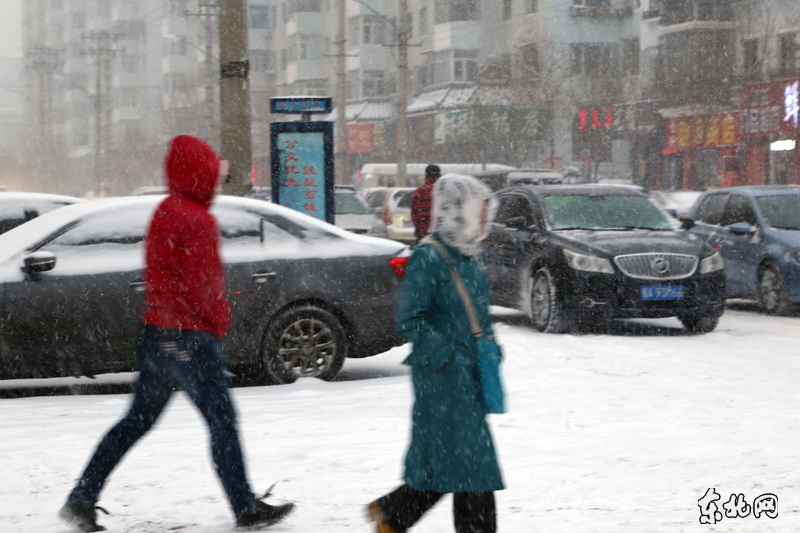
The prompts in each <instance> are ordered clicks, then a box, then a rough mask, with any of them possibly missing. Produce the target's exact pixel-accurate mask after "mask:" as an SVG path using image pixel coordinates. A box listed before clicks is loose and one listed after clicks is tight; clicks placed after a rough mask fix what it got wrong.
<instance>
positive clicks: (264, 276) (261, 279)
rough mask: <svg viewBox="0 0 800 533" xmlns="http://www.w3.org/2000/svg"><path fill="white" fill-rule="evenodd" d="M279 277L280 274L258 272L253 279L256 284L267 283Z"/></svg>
mask: <svg viewBox="0 0 800 533" xmlns="http://www.w3.org/2000/svg"><path fill="white" fill-rule="evenodd" d="M277 275H278V274H277V273H276V272H256V273H255V274H253V279H254V280H255V282H256V283H266V282H267V280H270V279H272V278H274V277H276V276H277Z"/></svg>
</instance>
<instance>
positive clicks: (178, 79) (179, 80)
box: [164, 72, 186, 94]
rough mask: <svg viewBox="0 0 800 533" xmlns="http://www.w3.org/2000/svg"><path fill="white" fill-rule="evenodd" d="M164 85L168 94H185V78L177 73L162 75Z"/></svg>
mask: <svg viewBox="0 0 800 533" xmlns="http://www.w3.org/2000/svg"><path fill="white" fill-rule="evenodd" d="M164 85H165V86H166V90H167V93H169V94H180V93H185V92H186V77H185V76H184V75H183V74H181V73H179V72H169V73H167V74H164Z"/></svg>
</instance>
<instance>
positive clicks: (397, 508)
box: [378, 485, 497, 533]
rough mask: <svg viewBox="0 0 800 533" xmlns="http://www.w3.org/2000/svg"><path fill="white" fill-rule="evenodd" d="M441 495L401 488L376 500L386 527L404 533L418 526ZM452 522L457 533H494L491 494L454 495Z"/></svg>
mask: <svg viewBox="0 0 800 533" xmlns="http://www.w3.org/2000/svg"><path fill="white" fill-rule="evenodd" d="M442 496H444V493H442V492H429V491H419V490H414V489H412V488H411V487H409V486H408V485H403V486H401V487H399V488H398V489H396V490H395V491H393V492H391V493H389V494H387V495H386V496H384V497H382V498H380V499H379V500H378V505H379V506H380V508H381V512H382V513H383V516H384V517H385V518H386V521H387V522H389V525H391V526H392V528H393V529H394V530H395V531H397V533H404V532H405V531H406V530H407V529H408V528H410V527H411V526H413V525H414V524H416V523H417V521H418V520H419V519H420V518H422V515H424V514H425V513H426V512H428V511H429V510H430V509H431V507H433V506H434V505H436V502H438V501H439V500H440V499H441V498H442ZM453 519H454V522H455V526H456V533H495V532H496V531H497V513H496V510H495V503H494V492H454V493H453Z"/></svg>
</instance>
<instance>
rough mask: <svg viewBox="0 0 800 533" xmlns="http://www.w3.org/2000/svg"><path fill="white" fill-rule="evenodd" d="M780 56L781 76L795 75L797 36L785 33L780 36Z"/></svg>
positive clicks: (779, 68)
mask: <svg viewBox="0 0 800 533" xmlns="http://www.w3.org/2000/svg"><path fill="white" fill-rule="evenodd" d="M778 54H779V58H778V60H779V61H780V64H779V65H778V71H779V72H780V75H781V76H792V75H794V74H795V72H797V34H795V33H784V34H783V35H779V36H778Z"/></svg>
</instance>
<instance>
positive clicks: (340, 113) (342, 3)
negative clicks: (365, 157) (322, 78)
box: [334, 0, 347, 183]
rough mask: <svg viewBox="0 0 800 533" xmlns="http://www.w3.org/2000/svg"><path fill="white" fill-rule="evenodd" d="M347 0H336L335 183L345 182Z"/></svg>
mask: <svg viewBox="0 0 800 533" xmlns="http://www.w3.org/2000/svg"><path fill="white" fill-rule="evenodd" d="M346 6H347V0H338V3H337V6H336V7H337V11H338V19H337V21H336V133H335V134H334V138H335V139H336V140H337V141H338V143H336V160H335V162H334V173H335V176H336V178H335V181H336V183H345V158H346V154H347V110H346V107H347V57H346V56H345V52H346V49H347V34H346V33H345V30H346V22H347V7H346Z"/></svg>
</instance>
